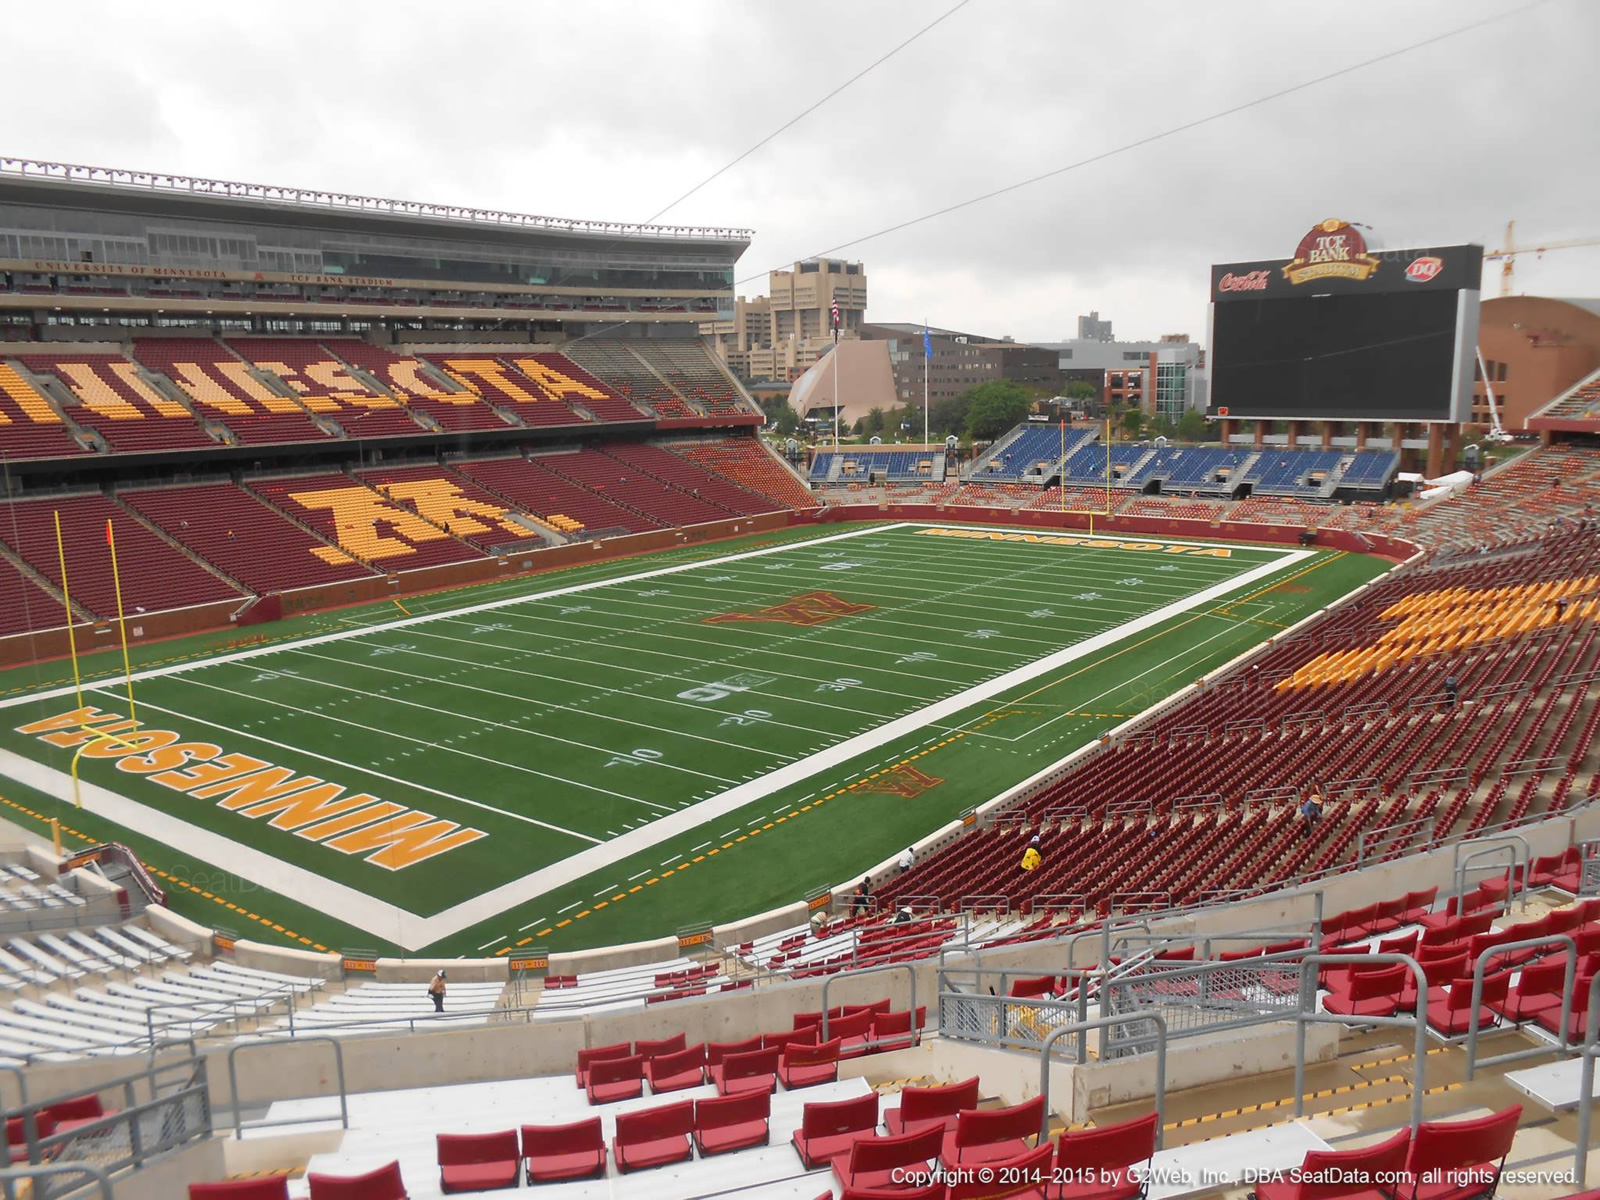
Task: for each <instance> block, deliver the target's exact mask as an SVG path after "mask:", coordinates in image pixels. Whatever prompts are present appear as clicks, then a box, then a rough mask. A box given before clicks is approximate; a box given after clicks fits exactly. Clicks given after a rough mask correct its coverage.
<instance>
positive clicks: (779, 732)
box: [0, 525, 1386, 954]
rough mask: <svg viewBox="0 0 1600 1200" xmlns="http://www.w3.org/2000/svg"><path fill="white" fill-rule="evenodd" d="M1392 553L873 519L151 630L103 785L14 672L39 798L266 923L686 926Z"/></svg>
mask: <svg viewBox="0 0 1600 1200" xmlns="http://www.w3.org/2000/svg"><path fill="white" fill-rule="evenodd" d="M1385 566H1386V564H1384V563H1382V562H1379V561H1377V560H1372V559H1365V558H1361V557H1358V556H1349V555H1342V554H1337V553H1329V552H1325V551H1298V550H1290V549H1286V548H1281V547H1271V548H1269V547H1251V546H1244V545H1239V544H1228V543H1201V542H1184V541H1165V540H1162V541H1138V540H1135V539H1128V538H1121V539H1105V538H1101V539H1090V538H1087V537H1086V536H1082V535H1074V534H1067V535H1052V534H1048V533H1043V534H1041V533H1032V534H1026V535H1021V534H1019V533H1018V532H1017V531H1011V532H1003V531H992V532H986V531H982V530H974V529H971V528H967V527H961V526H939V525H928V526H917V525H904V526H877V527H872V526H852V527H830V528H827V529H820V530H819V529H815V528H813V529H804V530H795V531H785V532H784V533H782V534H778V535H765V536H761V537H757V538H751V539H743V540H736V541H730V542H727V543H722V544H719V545H717V546H715V547H704V546H702V547H696V548H692V549H685V550H680V551H673V552H669V553H666V554H662V555H654V556H649V557H646V558H640V559H635V560H629V561H627V562H622V563H610V564H604V565H602V566H598V567H594V568H582V569H578V570H574V571H566V572H560V573H556V574H552V575H549V576H541V577H535V578H531V579H523V580H520V581H513V582H509V583H505V584H495V585H489V586H487V587H482V588H476V589H464V590H460V591H457V592H454V593H450V594H444V595H437V596H433V597H429V598H426V599H423V600H420V601H418V602H416V603H412V602H409V601H408V602H407V608H408V609H409V610H410V612H411V614H412V615H411V616H409V617H406V616H402V615H401V613H399V612H397V611H396V610H395V608H393V607H389V606H376V607H371V608H366V609H357V610H350V611H347V612H344V613H338V614H323V615H322V616H320V617H318V618H312V619H302V620H300V621H297V622H293V623H289V622H286V623H284V624H283V625H282V626H281V627H273V630H272V633H273V640H272V641H270V642H267V643H265V644H261V645H251V646H244V647H240V646H238V645H235V646H234V647H231V648H230V647H228V646H226V645H220V646H219V645H218V644H217V639H199V640H196V641H194V642H191V643H169V644H166V645H164V646H154V647H145V648H143V650H142V651H141V661H140V662H136V664H135V670H136V674H135V679H134V699H135V703H136V705H137V708H138V718H139V723H138V726H137V728H135V727H133V726H131V725H129V724H128V723H127V722H126V721H125V720H124V718H126V717H127V715H128V701H127V696H126V694H125V691H124V688H123V686H122V684H121V682H120V680H119V679H118V678H117V677H116V676H115V674H114V671H115V665H114V664H113V663H111V662H107V661H105V660H104V656H101V657H100V658H98V659H96V660H93V661H90V662H88V663H87V664H86V665H87V667H88V669H89V679H88V682H87V684H86V691H85V695H84V703H85V704H86V705H88V706H92V707H94V708H96V709H98V710H99V711H98V712H97V713H95V714H92V715H91V716H90V721H91V724H95V725H99V726H101V727H104V728H107V729H109V730H110V731H111V734H112V738H113V739H116V740H111V739H104V738H102V739H95V740H93V741H91V742H90V744H89V745H88V747H87V748H86V750H85V754H84V757H83V759H82V761H81V764H80V765H81V774H82V778H83V780H84V781H85V785H86V787H85V793H84V795H85V805H84V809H83V810H82V811H81V812H80V811H78V810H75V809H71V808H69V807H66V806H64V805H63V803H62V798H63V797H65V796H66V795H67V794H68V789H67V788H66V786H65V779H64V774H63V773H64V772H65V771H66V770H67V768H68V765H69V763H70V761H71V759H72V756H73V754H74V752H75V749H76V748H77V747H78V745H80V744H81V743H83V742H84V741H85V735H84V734H83V733H82V731H81V728H82V719H83V718H82V714H78V715H73V714H75V713H76V712H77V703H76V700H75V698H74V695H73V692H72V689H71V686H70V684H69V683H66V682H65V681H64V680H63V679H62V672H61V668H60V666H59V665H57V664H50V665H48V666H46V667H39V668H28V669H27V670H25V671H13V672H9V673H8V674H7V676H6V677H5V678H4V679H0V684H3V685H4V696H3V698H0V703H4V704H6V705H9V711H8V712H7V714H6V719H5V720H4V721H3V723H0V754H3V756H0V772H3V773H4V774H5V775H7V776H9V777H10V780H9V782H10V784H11V785H12V786H9V787H8V788H7V791H6V803H7V805H8V807H7V809H5V810H4V815H7V816H9V817H11V818H12V819H17V820H22V821H29V820H31V821H38V820H40V819H41V818H43V817H45V816H48V815H51V814H55V815H60V816H62V817H63V819H64V821H65V822H66V824H67V825H68V826H69V827H70V828H71V829H72V830H73V831H74V835H75V836H80V837H82V838H84V839H89V838H107V837H114V838H117V839H118V840H124V841H128V842H129V843H130V844H132V845H133V846H134V847H135V849H137V850H138V851H139V852H140V853H141V854H142V855H143V856H145V857H146V858H147V861H149V862H150V863H151V865H152V866H153V867H155V868H157V869H158V870H159V871H161V872H162V873H163V874H164V875H165V876H166V877H167V878H168V879H169V880H170V881H172V882H173V884H174V888H173V890H174V895H175V902H176V903H177V905H178V907H180V909H182V910H184V911H188V912H190V913H191V915H196V916H197V917H198V918H199V919H202V920H205V921H207V922H208V923H211V924H216V925H221V926H226V927H229V928H232V929H236V930H238V931H239V932H241V933H244V934H246V935H247V936H255V937H262V936H265V937H267V938H268V939H269V940H270V939H273V938H276V939H278V940H283V939H288V940H291V941H294V942H297V943H302V944H315V945H324V944H327V945H344V946H349V945H351V944H361V945H367V946H375V947H378V948H383V949H393V948H399V949H402V950H405V951H409V952H415V951H420V950H430V951H433V952H450V953H480V952H481V953H485V954H493V953H505V952H510V951H514V950H515V949H517V948H519V947H522V948H526V947H532V948H539V949H544V948H549V949H570V948H575V947H578V946H586V945H595V944H604V943H608V942H616V941H623V940H631V939H634V938H639V937H646V936H659V935H662V934H669V933H671V932H673V931H674V930H675V929H677V928H678V927H680V926H683V925H686V924H689V923H692V922H696V921H702V920H726V919H729V918H732V917H736V916H741V915H747V914H749V913H752V912H756V911H760V910H762V909H764V908H767V907H771V906H773V905H775V904H781V903H784V902H787V901H792V900H796V899H799V898H800V897H801V896H802V895H803V894H804V892H805V890H806V889H808V888H810V887H813V886H818V885H823V884H830V883H837V882H839V881H841V880H843V879H845V878H847V877H849V876H850V875H851V874H852V873H853V872H855V871H858V870H860V869H863V868H865V867H867V866H870V865H872V864H874V863H876V862H878V861H881V860H882V859H884V858H885V857H891V856H893V854H895V853H896V852H897V851H898V850H899V848H901V847H902V846H904V845H905V844H907V843H908V842H910V841H912V840H913V839H915V838H916V837H918V836H920V835H921V834H923V833H926V832H928V831H930V830H932V829H934V828H937V827H938V826H939V825H941V824H943V823H945V822H946V821H948V820H950V819H952V818H953V817H954V816H955V815H956V814H958V813H959V812H961V811H962V810H963V809H965V808H967V807H970V806H973V805H976V804H980V803H983V802H984V801H986V800H988V799H990V798H992V797H993V796H994V795H995V794H997V793H998V792H1001V791H1003V790H1004V789H1005V788H1006V787H1007V786H1010V785H1012V784H1015V783H1016V782H1018V781H1020V780H1022V779H1024V778H1026V777H1027V776H1029V775H1031V774H1032V773H1034V772H1035V771H1037V770H1039V769H1040V768H1041V767H1043V766H1045V765H1047V764H1048V763H1050V762H1052V761H1054V760H1055V759H1058V758H1060V757H1061V756H1062V755H1064V754H1066V753H1068V752H1070V751H1071V750H1074V749H1076V748H1078V747H1079V746H1081V745H1083V744H1084V743H1085V742H1086V741H1088V740H1090V739H1092V738H1093V737H1094V736H1096V735H1098V734H1099V733H1101V732H1103V731H1104V730H1105V729H1108V728H1110V727H1112V726H1114V725H1116V724H1118V723H1120V722H1121V721H1122V720H1124V719H1126V718H1127V717H1128V716H1130V715H1132V714H1134V713H1136V712H1138V711H1140V710H1141V709H1143V708H1145V707H1148V705H1149V704H1150V703H1153V702H1154V701H1155V700H1157V699H1159V698H1160V697H1162V696H1165V695H1167V694H1170V693H1171V692H1172V691H1174V690H1176V689H1177V688H1179V687H1182V686H1183V685H1184V684H1186V683H1189V682H1191V681H1192V680H1193V679H1195V678H1196V677H1198V676H1199V675H1201V674H1203V673H1204V672H1205V671H1206V670H1209V669H1211V668H1212V667H1214V666H1215V665H1217V664H1218V663H1220V662H1223V661H1226V660H1227V659H1229V658H1231V657H1233V656H1234V655H1236V654H1238V653H1240V652H1241V651H1242V650H1244V649H1246V648H1247V647H1248V646H1250V645H1253V644H1255V643H1256V642H1258V641H1260V640H1262V639H1264V638H1265V637H1268V636H1270V635H1271V634H1272V633H1273V632H1274V631H1275V630H1276V629H1279V628H1282V627H1284V626H1286V625H1288V624H1290V623H1292V622H1293V621H1294V620H1297V619H1299V618H1300V617H1301V616H1304V615H1305V614H1306V613H1309V612H1310V611H1313V610H1314V609H1315V608H1318V607H1321V606H1322V605H1325V604H1327V603H1329V602H1330V601H1331V600H1333V599H1335V598H1337V596H1339V595H1341V594H1343V593H1344V592H1346V591H1348V590H1349V589H1350V588H1352V587H1354V586H1356V585H1358V584H1359V583H1361V582H1364V581H1365V580H1367V579H1369V578H1371V577H1372V576H1373V575H1375V574H1377V573H1378V572H1379V571H1381V570H1382V569H1384V567H1385ZM52 685H53V686H52ZM52 742H54V743H55V744H51V743H52ZM196 879H198V880H200V884H199V885H196V884H195V883H194V881H195V880H196ZM186 883H187V886H185V884H186Z"/></svg>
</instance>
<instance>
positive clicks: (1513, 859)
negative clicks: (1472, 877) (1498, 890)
mask: <svg viewBox="0 0 1600 1200" xmlns="http://www.w3.org/2000/svg"><path fill="white" fill-rule="evenodd" d="M1469 848H1470V849H1469ZM1519 849H1520V850H1521V851H1522V853H1521V855H1520V856H1519V855H1518V854H1517V851H1518V850H1519ZM1463 850H1465V851H1467V853H1466V855H1465V857H1463V856H1462V851H1463ZM1500 855H1507V857H1508V862H1509V865H1508V866H1507V867H1505V868H1495V867H1474V866H1473V865H1472V864H1473V863H1475V862H1477V861H1478V860H1479V859H1489V858H1495V857H1497V856H1500ZM1532 861H1533V847H1532V846H1530V845H1529V844H1528V839H1527V838H1525V837H1523V836H1522V835H1521V834H1520V833H1497V834H1491V835H1489V836H1476V837H1470V838H1466V839H1465V840H1463V841H1459V842H1457V843H1456V844H1455V847H1454V850H1453V852H1452V854H1451V858H1450V879H1451V895H1453V896H1455V897H1456V898H1457V899H1458V900H1462V899H1465V898H1466V895H1467V873H1468V872H1469V871H1474V870H1476V871H1482V872H1485V874H1486V877H1487V876H1489V875H1498V874H1501V873H1502V870H1503V871H1504V872H1505V873H1506V874H1507V875H1508V877H1509V879H1510V880H1511V884H1512V886H1511V887H1509V888H1508V889H1507V891H1506V905H1507V907H1509V906H1510V903H1511V896H1512V893H1513V890H1514V889H1515V885H1516V881H1517V880H1518V879H1519V878H1520V879H1522V880H1523V882H1524V884H1526V882H1527V878H1528V865H1529V863H1531V862H1532Z"/></svg>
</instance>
